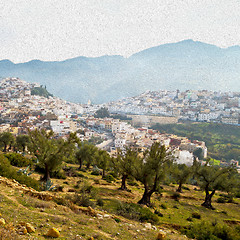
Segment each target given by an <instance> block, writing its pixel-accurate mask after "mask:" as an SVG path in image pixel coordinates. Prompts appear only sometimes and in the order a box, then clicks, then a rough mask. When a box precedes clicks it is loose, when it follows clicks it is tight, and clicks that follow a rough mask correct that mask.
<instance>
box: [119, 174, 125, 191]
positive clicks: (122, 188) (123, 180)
mask: <svg viewBox="0 0 240 240" xmlns="http://www.w3.org/2000/svg"><path fill="white" fill-rule="evenodd" d="M126 180H127V175H123V176H122V184H121V187H120V189H121V190H127V186H126Z"/></svg>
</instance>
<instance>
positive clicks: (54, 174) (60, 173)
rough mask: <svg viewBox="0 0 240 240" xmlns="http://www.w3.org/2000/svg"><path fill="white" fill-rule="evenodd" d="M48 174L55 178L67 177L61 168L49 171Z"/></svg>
mask: <svg viewBox="0 0 240 240" xmlns="http://www.w3.org/2000/svg"><path fill="white" fill-rule="evenodd" d="M50 175H51V177H52V178H57V179H66V178H67V176H66V174H65V172H64V171H63V170H62V169H60V170H58V171H54V172H51V174H50Z"/></svg>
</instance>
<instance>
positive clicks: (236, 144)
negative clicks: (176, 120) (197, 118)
mask: <svg viewBox="0 0 240 240" xmlns="http://www.w3.org/2000/svg"><path fill="white" fill-rule="evenodd" d="M153 129H156V130H158V131H160V132H165V133H172V134H176V135H178V136H183V137H187V138H189V139H190V140H200V141H204V142H205V143H206V145H207V148H208V155H209V156H210V157H212V158H215V159H218V160H226V161H230V160H231V159H235V160H238V161H240V127H238V126H233V125H227V124H217V123H183V124H166V125H160V124H156V125H154V126H153Z"/></svg>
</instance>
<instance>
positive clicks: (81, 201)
mask: <svg viewBox="0 0 240 240" xmlns="http://www.w3.org/2000/svg"><path fill="white" fill-rule="evenodd" d="M68 199H69V200H71V201H72V202H73V203H74V204H76V205H78V206H83V207H89V206H90V207H93V206H94V203H93V202H92V201H91V200H90V197H89V195H87V194H79V193H75V194H74V195H73V196H69V198H68Z"/></svg>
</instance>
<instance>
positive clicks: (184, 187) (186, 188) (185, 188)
mask: <svg viewBox="0 0 240 240" xmlns="http://www.w3.org/2000/svg"><path fill="white" fill-rule="evenodd" d="M182 189H184V190H188V191H190V188H189V187H186V186H182Z"/></svg>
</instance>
